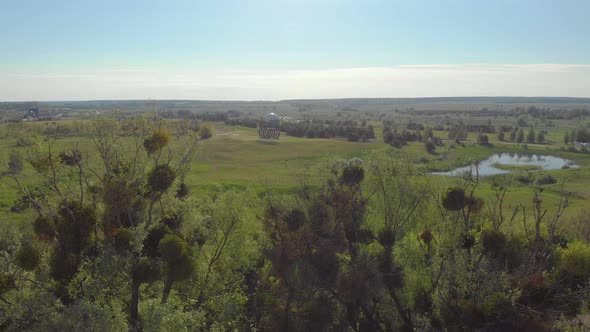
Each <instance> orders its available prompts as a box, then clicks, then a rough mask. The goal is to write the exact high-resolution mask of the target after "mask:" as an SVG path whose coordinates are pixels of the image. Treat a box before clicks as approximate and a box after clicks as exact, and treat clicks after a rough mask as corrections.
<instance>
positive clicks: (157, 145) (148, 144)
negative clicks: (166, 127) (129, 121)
mask: <svg viewBox="0 0 590 332" xmlns="http://www.w3.org/2000/svg"><path fill="white" fill-rule="evenodd" d="M168 142H170V134H169V133H167V132H163V131H156V132H154V133H153V134H152V136H150V137H148V138H146V139H145V140H144V141H143V147H144V148H145V151H146V152H147V153H148V154H149V155H151V154H154V153H156V152H158V151H160V150H162V149H163V148H165V147H166V146H167V145H168Z"/></svg>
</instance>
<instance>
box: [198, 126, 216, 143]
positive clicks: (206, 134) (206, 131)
mask: <svg viewBox="0 0 590 332" xmlns="http://www.w3.org/2000/svg"><path fill="white" fill-rule="evenodd" d="M199 137H200V138H201V139H208V138H211V137H213V128H212V127H211V125H210V124H208V123H206V124H203V125H201V128H200V129H199Z"/></svg>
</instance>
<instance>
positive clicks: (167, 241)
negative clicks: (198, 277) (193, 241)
mask: <svg viewBox="0 0 590 332" xmlns="http://www.w3.org/2000/svg"><path fill="white" fill-rule="evenodd" d="M158 251H159V253H160V256H161V257H162V259H163V260H164V262H165V263H166V274H167V276H168V277H169V278H171V279H172V280H174V281H179V280H185V279H187V278H188V277H190V276H191V274H192V273H193V272H194V264H193V260H192V258H191V255H190V251H189V249H188V247H187V245H186V243H185V242H184V241H183V240H182V239H181V238H180V237H178V236H175V235H172V234H168V235H166V236H165V237H164V238H163V239H162V240H161V241H160V244H159V245H158Z"/></svg>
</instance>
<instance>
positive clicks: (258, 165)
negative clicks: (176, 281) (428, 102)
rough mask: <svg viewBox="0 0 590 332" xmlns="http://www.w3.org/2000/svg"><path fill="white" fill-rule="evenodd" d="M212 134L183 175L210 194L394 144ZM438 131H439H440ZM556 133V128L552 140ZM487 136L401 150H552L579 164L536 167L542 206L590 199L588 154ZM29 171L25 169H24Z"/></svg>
mask: <svg viewBox="0 0 590 332" xmlns="http://www.w3.org/2000/svg"><path fill="white" fill-rule="evenodd" d="M212 124H213V125H214V128H215V135H214V136H213V137H212V138H210V139H207V140H202V141H199V142H198V147H197V151H196V154H195V157H194V159H193V162H192V166H191V170H190V172H189V173H188V174H187V177H186V181H185V182H186V183H187V185H188V186H189V187H190V188H191V189H192V192H193V193H196V194H199V195H207V194H210V193H212V192H215V191H217V190H219V189H220V188H239V189H242V188H243V189H245V188H252V189H254V190H255V191H258V192H262V191H264V190H266V189H267V188H268V187H272V188H273V190H278V191H283V192H289V191H290V190H292V189H294V188H296V187H297V186H298V185H299V184H300V180H301V179H302V178H303V177H306V178H307V179H308V181H310V180H311V182H312V183H313V180H314V179H318V178H319V176H320V175H322V174H323V175H325V174H326V170H327V166H328V164H329V162H330V161H331V160H335V159H349V158H353V157H359V158H361V159H362V158H364V157H365V156H366V155H367V154H368V153H371V152H372V151H375V150H379V149H385V150H387V149H393V148H391V147H390V146H389V145H386V144H384V143H383V142H382V139H381V128H380V127H379V124H378V123H375V124H374V125H375V131H376V137H377V138H376V139H374V140H372V141H370V142H367V143H353V142H348V141H346V140H344V139H305V138H296V137H290V136H287V135H284V134H283V135H281V137H280V139H279V140H277V141H267V140H262V139H260V138H259V137H258V133H257V130H256V129H252V128H246V127H240V126H226V125H224V124H222V123H212ZM437 135H440V136H442V137H445V136H444V132H441V133H437ZM559 135H560V134H554V136H555V138H557V137H558V136H559ZM489 136H490V143H491V145H490V146H488V147H486V146H480V145H477V144H476V143H475V140H476V136H475V135H474V134H470V135H469V137H468V139H467V141H466V143H465V146H464V147H462V146H456V147H450V146H451V145H452V141H446V142H445V145H446V147H440V148H438V149H437V153H436V154H435V155H431V154H428V153H426V151H425V149H424V145H423V143H419V142H410V143H409V144H408V145H407V146H405V147H404V148H403V149H402V150H403V151H404V152H405V153H407V154H408V156H409V157H410V159H412V160H414V162H415V163H416V164H417V165H418V166H419V167H421V168H423V169H425V170H426V171H428V170H431V169H436V170H450V169H453V168H455V167H458V166H463V165H467V164H469V163H471V162H473V161H476V160H483V159H486V158H487V157H489V156H490V155H491V154H492V153H496V152H526V153H537V154H551V155H556V156H561V157H563V158H566V159H570V160H573V161H574V162H575V163H576V164H577V165H578V166H579V167H578V168H571V169H567V170H555V171H533V172H531V175H532V176H533V177H539V176H544V175H547V174H550V175H552V176H553V177H555V178H556V179H558V183H556V184H551V185H547V186H544V187H545V192H544V199H545V200H546V203H547V207H552V206H554V205H555V204H557V203H558V201H559V196H560V192H561V190H562V188H563V189H564V190H565V191H569V192H572V205H571V207H570V208H569V211H568V214H571V215H574V214H578V213H580V211H581V210H583V208H584V207H585V206H586V205H587V202H588V201H587V199H588V198H590V156H589V155H587V154H579V153H571V152H564V151H559V150H558V148H559V147H560V146H561V144H559V142H555V144H553V145H539V144H528V145H527V146H526V151H525V148H524V147H523V145H522V144H515V143H504V142H498V141H497V140H496V136H495V135H489ZM185 142H186V141H183V140H182V139H178V138H175V139H174V140H173V141H172V147H173V149H180V148H182V145H183V144H185ZM119 144H120V145H121V146H123V149H131V147H132V146H133V140H132V139H131V138H125V137H121V138H120V139H119ZM74 147H77V148H78V149H80V150H81V151H82V152H83V153H84V154H85V158H86V160H87V162H88V163H89V164H90V165H93V164H94V163H96V161H97V158H96V156H95V155H93V153H94V152H93V151H95V150H94V149H93V142H92V140H91V139H90V138H84V137H71V138H63V139H57V140H56V142H55V144H54V149H55V151H58V152H59V151H63V150H68V149H72V148H74ZM15 149H16V150H18V149H22V148H17V147H16V146H15V140H14V139H5V140H2V141H1V142H0V151H2V158H3V159H4V160H6V158H7V156H8V153H9V152H10V151H11V150H15ZM506 168H511V169H512V170H513V171H514V173H513V174H526V173H527V172H529V171H532V170H530V169H514V167H510V166H506ZM27 172H29V173H27ZM26 174H32V171H31V170H28V171H27V170H25V177H24V181H25V183H27V184H34V177H31V176H26ZM506 177H509V178H511V177H513V176H512V175H508V176H494V177H486V178H482V180H481V184H480V189H479V191H480V193H479V195H481V196H483V197H485V198H489V199H491V198H492V197H493V191H492V189H491V188H492V187H491V185H492V183H493V182H494V181H500V180H502V179H503V178H506ZM4 180H5V181H3V182H2V183H0V222H2V223H3V224H10V225H14V226H15V227H19V228H21V227H28V226H27V225H26V224H27V223H26V222H25V223H23V221H26V220H28V219H30V213H27V212H25V213H17V212H11V206H13V204H14V201H15V199H16V198H17V195H16V190H14V189H13V188H11V187H10V186H9V185H8V183H10V182H9V181H6V180H7V179H4ZM457 181H460V179H458V178H452V177H443V176H431V182H432V183H433V184H437V185H439V186H441V187H442V188H444V187H448V186H452V185H454V183H456V182H457ZM512 183H513V184H512V187H511V189H510V192H509V194H508V197H507V200H506V201H507V206H506V207H507V208H513V207H516V206H520V205H522V204H524V205H530V199H531V197H532V193H533V191H534V188H535V187H534V186H533V185H522V184H519V183H518V182H517V181H513V182H512Z"/></svg>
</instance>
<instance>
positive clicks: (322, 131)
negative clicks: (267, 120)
mask: <svg viewBox="0 0 590 332" xmlns="http://www.w3.org/2000/svg"><path fill="white" fill-rule="evenodd" d="M280 129H281V131H283V132H285V133H286V134H287V135H289V136H295V137H305V138H347V139H348V140H349V141H351V142H358V141H361V142H365V141H368V140H370V139H373V138H375V130H374V129H373V126H372V125H367V123H366V122H365V121H362V122H361V123H360V125H359V123H357V122H356V121H333V120H326V121H322V120H307V121H299V122H284V123H281V125H280Z"/></svg>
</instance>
